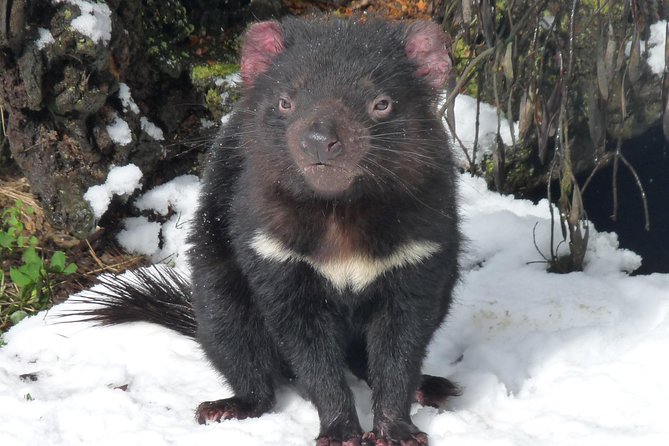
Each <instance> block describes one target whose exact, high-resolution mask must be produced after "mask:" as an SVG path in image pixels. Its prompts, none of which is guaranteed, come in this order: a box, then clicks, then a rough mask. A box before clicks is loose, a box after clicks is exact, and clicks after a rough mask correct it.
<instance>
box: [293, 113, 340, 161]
mask: <svg viewBox="0 0 669 446" xmlns="http://www.w3.org/2000/svg"><path fill="white" fill-rule="evenodd" d="M300 147H301V148H302V150H303V151H304V153H306V154H307V155H309V156H310V157H311V158H313V159H314V161H316V162H317V163H325V162H327V161H330V160H331V159H333V158H336V157H337V156H339V155H340V154H341V153H342V152H343V150H344V146H343V144H342V143H341V142H340V141H339V138H338V136H337V131H336V130H335V127H334V125H330V124H328V123H323V122H317V123H315V124H313V125H312V126H311V127H310V128H309V129H308V130H306V131H305V132H304V135H303V136H302V140H301V141H300Z"/></svg>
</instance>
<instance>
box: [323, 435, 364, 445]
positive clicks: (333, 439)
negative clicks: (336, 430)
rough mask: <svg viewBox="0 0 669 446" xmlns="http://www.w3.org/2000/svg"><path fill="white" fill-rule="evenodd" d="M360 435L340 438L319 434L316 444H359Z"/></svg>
mask: <svg viewBox="0 0 669 446" xmlns="http://www.w3.org/2000/svg"><path fill="white" fill-rule="evenodd" d="M361 445H362V443H361V438H360V435H356V436H354V437H351V438H348V439H346V440H342V439H341V438H336V437H328V436H320V437H318V438H317V439H316V446H361Z"/></svg>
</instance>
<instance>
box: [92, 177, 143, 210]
mask: <svg viewBox="0 0 669 446" xmlns="http://www.w3.org/2000/svg"><path fill="white" fill-rule="evenodd" d="M141 179H142V171H141V170H140V169H139V167H137V166H135V165H134V164H128V165H126V166H117V167H112V168H111V169H110V170H109V173H108V174H107V179H106V181H105V183H104V184H99V185H95V186H91V187H89V188H88V190H87V191H86V193H85V194H84V199H85V200H86V201H88V203H89V204H90V205H91V208H92V209H93V214H94V215H95V218H100V217H102V215H103V214H104V213H105V212H106V211H107V208H108V207H109V203H111V199H112V197H113V196H114V195H130V194H132V193H133V192H134V191H135V189H138V188H139V187H140V186H141V184H140V180H141Z"/></svg>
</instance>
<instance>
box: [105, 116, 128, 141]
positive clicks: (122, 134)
mask: <svg viewBox="0 0 669 446" xmlns="http://www.w3.org/2000/svg"><path fill="white" fill-rule="evenodd" d="M107 133H109V137H110V138H111V140H112V141H114V142H115V143H117V144H121V145H122V146H125V145H126V144H130V143H131V142H132V132H131V131H130V126H129V125H128V123H127V122H125V121H124V120H123V118H121V117H120V116H119V115H117V114H116V113H114V121H113V122H112V123H111V124H109V125H108V126H107Z"/></svg>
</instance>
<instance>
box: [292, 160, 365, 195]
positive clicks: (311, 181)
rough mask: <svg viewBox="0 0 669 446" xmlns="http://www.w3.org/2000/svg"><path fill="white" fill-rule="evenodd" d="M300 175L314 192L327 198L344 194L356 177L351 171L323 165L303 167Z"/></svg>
mask: <svg viewBox="0 0 669 446" xmlns="http://www.w3.org/2000/svg"><path fill="white" fill-rule="evenodd" d="M302 175H303V176H304V179H305V180H306V182H307V184H308V185H309V187H311V188H312V189H313V190H314V192H316V193H318V194H320V195H323V196H327V197H333V196H336V195H339V194H341V193H343V192H345V191H346V190H347V189H348V188H349V187H350V186H351V184H352V183H353V180H355V179H356V177H357V176H358V174H357V173H356V172H354V171H352V170H351V169H347V168H344V167H340V166H335V165H333V164H324V163H314V164H309V165H306V166H304V167H303V168H302Z"/></svg>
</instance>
